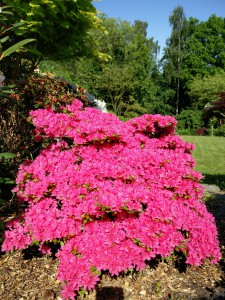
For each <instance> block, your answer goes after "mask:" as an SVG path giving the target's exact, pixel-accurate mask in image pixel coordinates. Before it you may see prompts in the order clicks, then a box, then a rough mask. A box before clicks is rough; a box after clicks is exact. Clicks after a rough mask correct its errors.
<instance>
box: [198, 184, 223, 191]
mask: <svg viewBox="0 0 225 300" xmlns="http://www.w3.org/2000/svg"><path fill="white" fill-rule="evenodd" d="M202 186H203V187H204V189H205V192H208V193H219V192H220V188H219V187H218V186H217V185H214V184H202Z"/></svg>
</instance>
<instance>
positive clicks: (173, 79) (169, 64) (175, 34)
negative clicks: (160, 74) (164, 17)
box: [162, 6, 188, 115]
mask: <svg viewBox="0 0 225 300" xmlns="http://www.w3.org/2000/svg"><path fill="white" fill-rule="evenodd" d="M169 23H170V26H172V32H171V36H170V38H169V39H167V41H166V45H167V47H166V48H164V55H163V58H162V60H164V61H165V63H164V73H165V76H166V78H167V79H168V80H169V82H170V83H171V86H172V87H173V88H174V89H176V101H175V103H176V104H175V111H176V115H178V113H179V110H180V107H179V106H180V79H181V70H182V67H183V60H184V56H185V51H184V49H185V41H186V37H187V32H188V23H187V19H186V17H185V14H184V10H183V8H182V6H177V7H175V8H174V10H173V12H172V14H171V15H170V17H169Z"/></svg>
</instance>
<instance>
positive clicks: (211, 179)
mask: <svg viewBox="0 0 225 300" xmlns="http://www.w3.org/2000/svg"><path fill="white" fill-rule="evenodd" d="M224 164H225V163H224ZM202 175H203V176H204V178H203V180H202V183H206V184H215V185H217V186H218V187H219V188H220V189H221V190H223V191H225V167H224V174H205V173H203V174H202Z"/></svg>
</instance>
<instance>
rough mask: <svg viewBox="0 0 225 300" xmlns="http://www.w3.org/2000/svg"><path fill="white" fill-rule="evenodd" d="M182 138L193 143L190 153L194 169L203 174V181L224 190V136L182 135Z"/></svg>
mask: <svg viewBox="0 0 225 300" xmlns="http://www.w3.org/2000/svg"><path fill="white" fill-rule="evenodd" d="M182 139H183V140H184V141H187V142H189V143H191V144H194V145H195V150H194V151H193V153H192V154H193V157H194V158H195V161H196V164H197V165H196V170H198V171H199V172H201V173H202V174H203V175H204V176H205V179H204V181H203V182H205V183H209V184H217V185H219V186H220V188H221V189H223V190H225V137H214V136H182Z"/></svg>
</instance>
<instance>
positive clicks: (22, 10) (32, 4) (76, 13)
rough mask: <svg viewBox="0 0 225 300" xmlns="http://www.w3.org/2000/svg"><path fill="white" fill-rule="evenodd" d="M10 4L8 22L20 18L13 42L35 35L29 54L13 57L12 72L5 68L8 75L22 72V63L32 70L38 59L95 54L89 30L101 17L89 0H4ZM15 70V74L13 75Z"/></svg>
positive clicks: (95, 50) (95, 49) (94, 46)
mask: <svg viewBox="0 0 225 300" xmlns="http://www.w3.org/2000/svg"><path fill="white" fill-rule="evenodd" d="M5 2H6V3H7V4H9V5H12V6H13V15H12V16H10V17H9V20H10V21H11V22H17V21H18V20H19V21H20V20H22V21H23V23H24V24H23V26H21V27H19V28H17V30H16V31H15V33H16V35H15V36H14V37H13V39H12V40H13V42H14V41H17V39H18V38H20V37H21V36H23V37H24V38H30V37H32V38H35V39H36V43H35V44H34V45H32V46H30V47H29V50H30V52H29V55H27V54H26V55H22V54H20V55H15V56H14V60H15V63H14V66H13V68H14V72H13V70H12V69H10V68H8V70H6V72H7V74H6V75H7V76H8V77H10V76H12V74H13V73H14V74H13V76H14V77H16V76H18V74H21V73H22V71H21V65H22V69H23V72H24V69H25V68H26V67H28V69H29V70H30V71H31V72H32V71H33V70H34V69H35V68H36V67H37V65H38V63H39V62H40V60H42V59H45V58H49V59H55V60H62V59H66V58H68V57H80V56H91V55H98V51H97V44H96V42H95V41H94V40H93V39H92V38H91V36H90V34H89V31H90V30H91V29H92V28H94V27H98V28H100V19H99V18H98V17H97V12H96V9H95V7H94V6H93V4H92V1H91V0H71V1H66V0H51V1H48V0H40V1H36V0H30V1H23V0H5ZM15 73H16V74H15Z"/></svg>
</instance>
